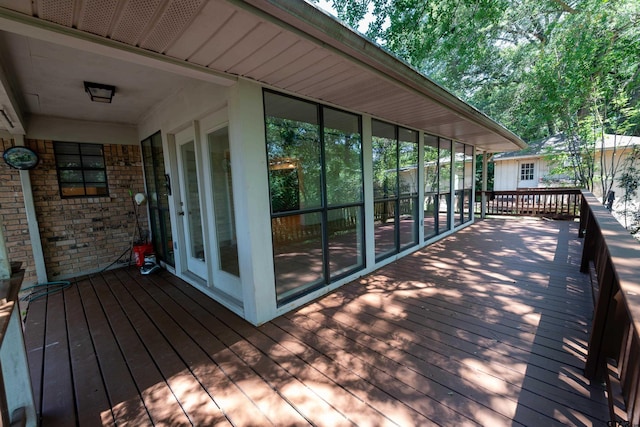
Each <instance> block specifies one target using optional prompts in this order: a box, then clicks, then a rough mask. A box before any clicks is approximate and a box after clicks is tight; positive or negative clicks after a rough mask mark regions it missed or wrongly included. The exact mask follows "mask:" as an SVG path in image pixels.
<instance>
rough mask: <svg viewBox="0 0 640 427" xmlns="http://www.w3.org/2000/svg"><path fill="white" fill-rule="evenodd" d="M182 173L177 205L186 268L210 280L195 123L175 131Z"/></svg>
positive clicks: (179, 168)
mask: <svg viewBox="0 0 640 427" xmlns="http://www.w3.org/2000/svg"><path fill="white" fill-rule="evenodd" d="M175 140H176V152H177V156H178V173H179V176H180V194H181V197H180V201H179V204H178V206H177V209H178V212H177V214H178V218H179V219H178V222H179V223H181V225H182V229H183V230H182V231H183V233H182V235H183V236H184V250H183V251H182V255H183V256H184V257H185V261H186V263H185V264H186V267H187V268H186V269H187V270H188V271H189V272H191V273H193V274H195V275H196V276H198V277H200V278H202V279H204V280H207V253H206V250H205V240H204V237H205V236H204V228H203V223H202V207H201V204H200V182H199V179H198V169H199V168H198V163H197V161H198V157H199V156H198V155H197V151H196V140H195V138H194V129H193V128H192V127H190V128H187V129H185V130H183V131H182V132H179V133H177V134H176V135H175Z"/></svg>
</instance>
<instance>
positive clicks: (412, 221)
mask: <svg viewBox="0 0 640 427" xmlns="http://www.w3.org/2000/svg"><path fill="white" fill-rule="evenodd" d="M371 127H372V138H373V141H372V143H373V197H374V207H373V210H374V230H375V253H376V260H377V261H379V260H381V259H383V258H386V257H388V256H391V255H393V254H396V253H398V252H400V250H402V249H404V248H407V247H410V246H413V245H415V244H417V243H418V228H417V226H418V223H417V221H416V220H417V217H418V212H417V209H418V182H417V177H418V173H417V171H418V132H416V131H414V130H410V129H406V128H403V127H400V126H396V125H392V124H390V123H385V122H381V121H378V120H373V121H372V124H371Z"/></svg>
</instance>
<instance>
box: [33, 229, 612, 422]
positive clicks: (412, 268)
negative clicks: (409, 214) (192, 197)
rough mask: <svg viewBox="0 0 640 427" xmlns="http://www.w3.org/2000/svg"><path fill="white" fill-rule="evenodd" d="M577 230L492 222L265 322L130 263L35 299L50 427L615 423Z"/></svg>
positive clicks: (36, 365)
mask: <svg viewBox="0 0 640 427" xmlns="http://www.w3.org/2000/svg"><path fill="white" fill-rule="evenodd" d="M577 234H578V229H577V224H576V223H573V222H553V221H542V220H540V221H535V220H528V219H525V220H513V219H511V220H486V221H483V222H478V223H476V224H475V225H473V226H471V227H469V228H466V229H465V230H463V231H461V232H459V233H457V234H455V235H453V236H450V237H449V238H447V239H444V240H442V241H440V242H438V243H436V244H434V245H431V246H429V247H427V248H425V249H423V250H421V251H419V252H417V253H415V254H413V255H410V256H408V257H405V258H404V259H402V260H400V261H398V262H395V263H393V264H390V265H389V266H387V267H384V268H382V269H380V270H378V271H376V272H375V273H373V274H371V275H369V276H367V277H364V278H362V279H361V280H358V281H355V282H353V283H351V284H349V285H346V286H344V287H342V288H341V289H339V290H338V291H336V292H334V293H332V294H330V295H328V296H326V297H324V298H322V299H320V300H318V301H316V302H315V303H312V304H310V305H308V306H306V307H304V308H301V309H299V310H297V311H295V312H292V313H290V314H288V315H286V316H282V317H280V318H278V319H276V320H274V321H272V322H269V323H267V324H265V325H263V326H261V327H259V328H256V327H253V326H251V325H249V324H248V323H246V322H244V321H243V320H241V319H239V318H238V317H237V316H235V315H234V314H232V313H231V312H229V311H228V310H226V309H225V308H223V307H221V306H220V305H219V304H217V303H215V302H214V301H212V300H210V299H208V298H206V297H204V296H203V295H202V294H201V293H199V292H198V291H197V290H195V289H194V288H192V287H190V286H189V285H187V284H185V283H184V282H182V281H181V280H179V279H177V278H175V277H174V276H172V275H170V274H168V273H166V272H160V273H157V274H154V275H151V276H141V275H140V274H139V273H138V272H137V271H136V270H135V269H122V270H116V271H113V272H109V273H106V274H104V275H100V276H95V277H92V278H85V279H82V280H79V281H77V282H76V283H74V285H73V286H71V287H70V288H68V289H66V290H65V291H64V293H58V294H55V295H51V296H49V297H48V298H47V299H41V300H37V301H35V302H33V303H32V304H31V306H30V309H29V312H28V316H27V325H26V341H27V346H28V352H29V353H28V354H29V362H30V368H31V374H32V377H33V378H32V379H33V385H34V391H35V394H36V399H37V401H38V402H39V405H40V408H41V409H40V411H41V415H42V425H43V426H45V427H49V426H72V425H81V426H95V425H132V426H142V425H189V424H192V425H199V426H210V425H236V426H263V425H277V426H298V425H318V426H342V425H359V426H383V425H400V426H414V425H420V426H423V425H435V424H438V425H444V426H454V425H455V426H467V425H485V426H507V425H508V426H511V425H526V426H551V425H572V426H591V425H594V426H603V425H606V422H607V421H608V419H607V406H606V400H605V396H604V392H603V388H602V386H601V385H595V386H590V385H589V384H588V382H587V380H585V378H584V377H583V368H584V363H585V355H586V343H587V340H588V333H589V328H590V319H591V313H592V310H593V306H592V296H591V290H590V288H589V283H588V277H587V276H584V275H582V274H581V273H580V272H579V264H580V247H581V241H580V240H578V239H577Z"/></svg>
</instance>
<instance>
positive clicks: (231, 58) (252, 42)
mask: <svg viewBox="0 0 640 427" xmlns="http://www.w3.org/2000/svg"><path fill="white" fill-rule="evenodd" d="M279 33H280V29H278V28H276V27H274V26H273V25H266V24H264V23H259V24H258V25H257V26H256V27H255V28H253V29H252V31H251V32H250V33H248V34H247V35H246V36H245V37H243V38H242V39H241V40H239V41H238V42H237V43H236V44H234V45H232V46H230V47H229V48H228V49H227V51H226V52H225V53H224V54H222V55H221V56H220V57H219V58H217V59H216V60H215V61H213V62H212V63H211V64H209V66H210V67H211V68H215V69H216V70H222V71H229V70H230V69H231V68H233V67H234V66H235V65H237V64H238V63H241V62H243V60H244V59H246V58H251V57H252V56H253V55H255V54H256V52H260V51H263V50H264V49H263V48H264V46H265V45H267V44H269V42H270V41H271V40H273V39H274V38H275V37H276V36H277V35H278V34H279ZM236 69H238V68H236ZM238 70H241V69H238ZM241 71H242V70H241Z"/></svg>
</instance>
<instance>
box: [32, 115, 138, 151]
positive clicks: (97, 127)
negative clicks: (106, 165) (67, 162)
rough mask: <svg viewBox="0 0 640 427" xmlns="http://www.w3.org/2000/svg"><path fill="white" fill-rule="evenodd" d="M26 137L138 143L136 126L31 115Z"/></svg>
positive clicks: (100, 142)
mask: <svg viewBox="0 0 640 427" xmlns="http://www.w3.org/2000/svg"><path fill="white" fill-rule="evenodd" d="M27 129H28V132H27V135H26V138H29V139H42V140H53V141H65V142H90V143H95V144H122V145H138V144H139V143H140V141H139V139H138V133H137V129H136V127H135V126H129V125H123V124H118V123H103V122H89V121H84V120H73V119H62V118H60V117H47V116H30V117H29V125H28V127H27Z"/></svg>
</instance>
